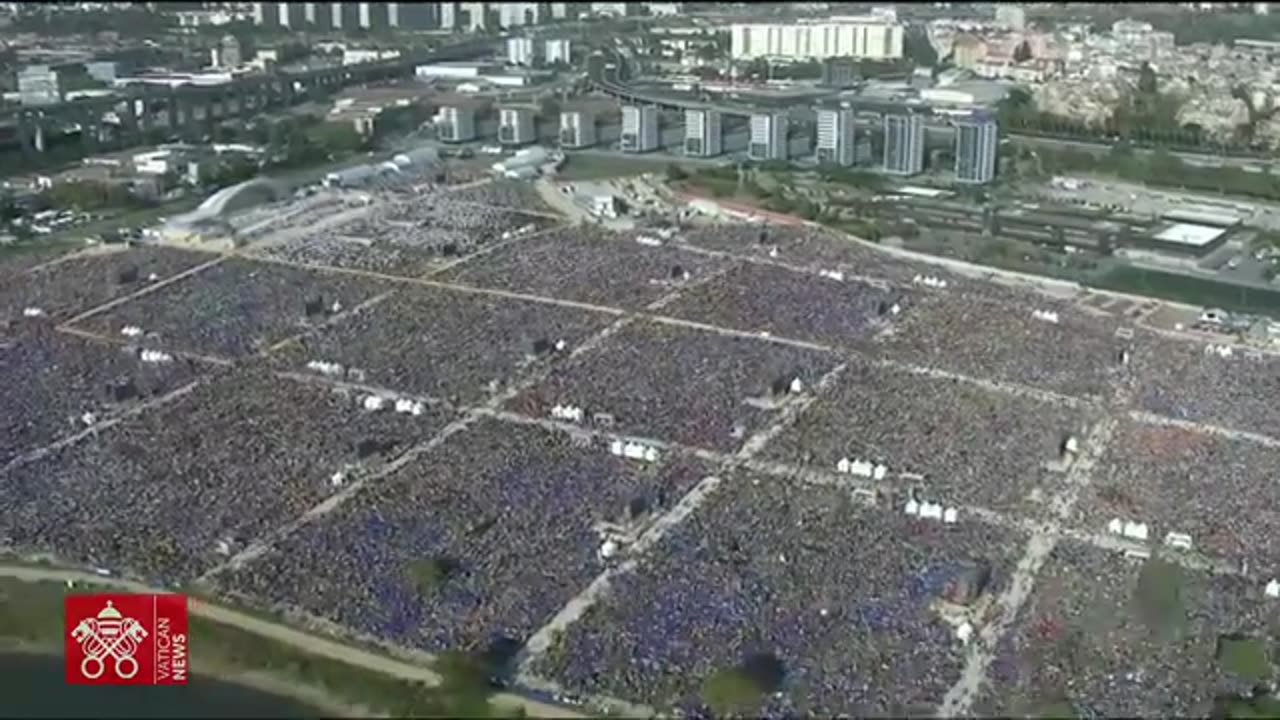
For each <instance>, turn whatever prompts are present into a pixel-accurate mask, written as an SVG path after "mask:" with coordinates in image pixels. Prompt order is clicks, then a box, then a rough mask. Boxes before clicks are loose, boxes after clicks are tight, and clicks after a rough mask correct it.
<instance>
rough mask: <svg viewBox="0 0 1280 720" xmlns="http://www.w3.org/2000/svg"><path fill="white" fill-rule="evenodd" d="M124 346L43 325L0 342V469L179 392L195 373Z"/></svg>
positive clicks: (40, 324)
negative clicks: (147, 359)
mask: <svg viewBox="0 0 1280 720" xmlns="http://www.w3.org/2000/svg"><path fill="white" fill-rule="evenodd" d="M139 355H140V353H139V349H138V348H122V347H117V346H114V345H106V344H103V343H96V342H91V341H88V340H84V339H81V338H78V337H75V336H72V335H67V334H64V333H59V332H57V331H55V330H53V329H52V328H50V327H47V326H46V325H45V324H43V323H39V324H34V323H33V324H30V326H29V327H27V328H25V329H24V331H23V332H21V333H19V334H14V335H8V336H4V337H0V384H2V385H3V387H4V391H3V397H4V400H3V403H0V405H2V406H3V411H0V467H3V466H4V465H5V464H6V463H8V462H9V461H11V460H13V459H14V458H15V457H17V456H18V455H20V454H22V453H23V452H26V451H30V450H34V449H37V448H41V447H45V446H47V445H49V444H51V443H53V442H55V441H57V440H59V439H60V438H62V437H65V436H68V435H72V434H74V433H76V432H78V431H80V430H84V429H86V428H87V427H89V426H91V425H94V424H96V423H97V422H99V421H102V420H107V419H109V418H111V417H112V416H114V415H116V414H118V413H119V412H121V411H123V410H125V409H128V408H131V407H134V406H135V405H136V404H137V403H139V402H145V401H146V400H147V399H150V398H154V397H157V396H160V395H163V394H165V393H167V392H170V391H172V390H176V389H177V388H179V387H182V386H183V385H185V384H186V383H188V382H190V381H191V379H192V378H193V377H194V375H195V374H196V372H198V371H197V370H196V368H194V367H192V366H191V365H189V364H188V363H185V362H171V363H164V364H153V363H146V362H143V361H142V360H141V358H140V357H139Z"/></svg>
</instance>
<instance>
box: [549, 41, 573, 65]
mask: <svg viewBox="0 0 1280 720" xmlns="http://www.w3.org/2000/svg"><path fill="white" fill-rule="evenodd" d="M542 55H543V57H544V58H545V59H546V61H547V62H548V63H556V62H561V63H564V64H565V65H569V64H570V63H572V62H573V44H572V43H571V42H569V41H568V40H566V39H564V38H558V39H553V40H548V41H547V42H546V43H545V44H544V45H543V53H542Z"/></svg>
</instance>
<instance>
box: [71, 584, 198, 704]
mask: <svg viewBox="0 0 1280 720" xmlns="http://www.w3.org/2000/svg"><path fill="white" fill-rule="evenodd" d="M62 608H63V617H64V622H65V628H64V629H65V632H66V639H65V644H66V658H65V662H66V675H67V682H68V683H71V684H73V685H185V684H186V682H187V677H188V675H189V674H190V669H189V667H188V665H189V662H190V657H189V655H188V650H187V640H188V639H189V637H188V634H187V596H186V595H174V594H159V595H145V594H134V593H96V594H92V595H67V596H65V597H64V598H63V605H62Z"/></svg>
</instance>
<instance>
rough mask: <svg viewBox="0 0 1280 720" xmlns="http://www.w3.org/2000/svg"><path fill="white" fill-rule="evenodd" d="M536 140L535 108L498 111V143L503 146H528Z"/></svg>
mask: <svg viewBox="0 0 1280 720" xmlns="http://www.w3.org/2000/svg"><path fill="white" fill-rule="evenodd" d="M536 139H537V133H536V131H535V130H534V112H533V108H502V109H500V110H498V142H500V143H502V144H503V145H526V144H528V143H531V142H533V141H534V140H536Z"/></svg>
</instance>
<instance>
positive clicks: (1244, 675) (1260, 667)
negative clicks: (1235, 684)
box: [1217, 635, 1271, 681]
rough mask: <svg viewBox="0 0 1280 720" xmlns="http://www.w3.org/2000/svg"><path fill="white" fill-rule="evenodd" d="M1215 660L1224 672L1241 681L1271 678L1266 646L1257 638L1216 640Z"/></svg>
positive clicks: (1226, 637) (1233, 636)
mask: <svg viewBox="0 0 1280 720" xmlns="http://www.w3.org/2000/svg"><path fill="white" fill-rule="evenodd" d="M1217 658H1218V664H1219V665H1220V666H1221V667H1222V669H1223V670H1224V671H1226V672H1229V673H1231V674H1232V675H1235V676H1236V677H1238V678H1240V679H1242V680H1252V681H1258V680H1264V679H1266V678H1269V677H1271V660H1270V659H1269V658H1268V657H1267V646H1266V645H1265V644H1264V643H1263V642H1262V641H1261V640H1259V639H1258V638H1252V637H1246V636H1240V635H1224V636H1222V637H1221V638H1218V654H1217Z"/></svg>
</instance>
